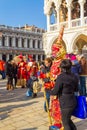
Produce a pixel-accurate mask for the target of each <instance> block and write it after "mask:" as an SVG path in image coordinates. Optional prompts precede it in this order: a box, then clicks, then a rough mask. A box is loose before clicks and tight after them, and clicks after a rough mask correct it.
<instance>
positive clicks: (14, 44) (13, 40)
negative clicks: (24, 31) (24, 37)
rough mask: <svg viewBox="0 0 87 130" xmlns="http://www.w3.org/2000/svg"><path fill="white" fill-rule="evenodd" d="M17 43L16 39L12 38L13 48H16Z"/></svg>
mask: <svg viewBox="0 0 87 130" xmlns="http://www.w3.org/2000/svg"><path fill="white" fill-rule="evenodd" d="M15 42H16V40H15V37H13V38H12V46H13V47H16V43H15Z"/></svg>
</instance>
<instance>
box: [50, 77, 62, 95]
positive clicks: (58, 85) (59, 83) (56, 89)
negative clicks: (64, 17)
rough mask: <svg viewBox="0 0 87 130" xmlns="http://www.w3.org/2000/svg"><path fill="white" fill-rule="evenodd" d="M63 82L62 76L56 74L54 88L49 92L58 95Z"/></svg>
mask: <svg viewBox="0 0 87 130" xmlns="http://www.w3.org/2000/svg"><path fill="white" fill-rule="evenodd" d="M62 86H63V83H62V77H61V76H58V77H57V80H56V82H55V86H54V88H53V89H52V90H51V92H50V94H51V95H55V96H58V95H59V94H60V91H61V89H62Z"/></svg>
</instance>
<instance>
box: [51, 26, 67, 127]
mask: <svg viewBox="0 0 87 130" xmlns="http://www.w3.org/2000/svg"><path fill="white" fill-rule="evenodd" d="M63 31H64V26H63V27H61V29H60V32H59V36H58V38H57V39H56V40H55V42H54V44H53V45H52V56H53V57H54V61H53V64H52V66H51V72H50V73H51V79H52V80H55V79H56V78H57V76H58V75H59V74H60V73H61V69H60V63H61V60H62V59H63V58H64V57H65V54H66V51H65V49H64V47H63V45H62V37H63ZM50 114H51V117H52V118H53V120H54V125H55V126H58V127H61V121H62V118H61V110H60V103H59V100H58V99H57V98H56V99H55V98H53V99H52V100H51V109H50Z"/></svg>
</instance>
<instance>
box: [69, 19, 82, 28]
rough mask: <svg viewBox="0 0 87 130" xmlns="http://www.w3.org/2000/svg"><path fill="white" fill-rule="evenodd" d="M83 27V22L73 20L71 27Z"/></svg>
mask: <svg viewBox="0 0 87 130" xmlns="http://www.w3.org/2000/svg"><path fill="white" fill-rule="evenodd" d="M78 26H81V20H80V18H79V19H75V20H71V27H78Z"/></svg>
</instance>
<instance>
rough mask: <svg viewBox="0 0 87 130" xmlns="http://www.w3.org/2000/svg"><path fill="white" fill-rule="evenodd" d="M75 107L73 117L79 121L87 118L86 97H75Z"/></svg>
mask: <svg viewBox="0 0 87 130" xmlns="http://www.w3.org/2000/svg"><path fill="white" fill-rule="evenodd" d="M76 100H77V106H76V107H75V110H74V111H73V116H75V117H78V118H80V119H85V118H87V103H86V96H76Z"/></svg>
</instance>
